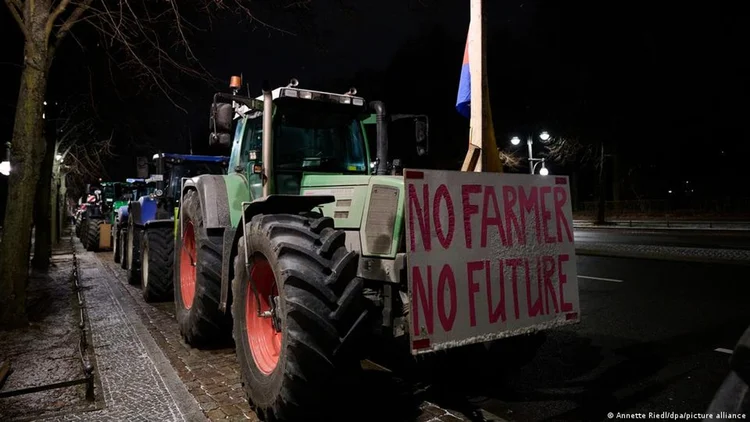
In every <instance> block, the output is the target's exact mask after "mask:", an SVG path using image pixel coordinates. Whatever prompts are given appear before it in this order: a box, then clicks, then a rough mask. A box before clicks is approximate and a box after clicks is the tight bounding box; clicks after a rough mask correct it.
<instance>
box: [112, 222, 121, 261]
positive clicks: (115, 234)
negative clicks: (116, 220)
mask: <svg viewBox="0 0 750 422" xmlns="http://www.w3.org/2000/svg"><path fill="white" fill-rule="evenodd" d="M112 260H113V261H115V264H119V263H120V230H119V229H118V228H117V226H112Z"/></svg>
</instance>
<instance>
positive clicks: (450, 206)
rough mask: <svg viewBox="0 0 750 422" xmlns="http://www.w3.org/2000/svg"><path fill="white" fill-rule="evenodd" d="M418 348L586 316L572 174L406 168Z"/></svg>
mask: <svg viewBox="0 0 750 422" xmlns="http://www.w3.org/2000/svg"><path fill="white" fill-rule="evenodd" d="M404 182H405V183H404V184H405V189H406V190H405V195H406V198H405V204H406V209H405V212H406V251H407V252H406V260H407V270H408V281H409V300H410V304H411V311H410V321H409V332H410V336H411V349H412V353H413V354H419V353H426V352H431V351H435V350H441V349H447V348H451V347H456V346H461V345H464V344H470V343H478V342H485V341H489V340H494V339H498V338H502V337H509V336H513V335H517V334H521V333H526V332H530V331H536V330H540V329H546V328H551V327H554V326H558V325H564V324H570V323H575V322H578V321H579V318H580V306H579V301H578V278H577V273H576V257H575V246H574V244H573V212H572V208H571V204H570V187H569V185H568V178H567V176H537V175H525V174H498V173H469V172H457V171H428V170H405V171H404Z"/></svg>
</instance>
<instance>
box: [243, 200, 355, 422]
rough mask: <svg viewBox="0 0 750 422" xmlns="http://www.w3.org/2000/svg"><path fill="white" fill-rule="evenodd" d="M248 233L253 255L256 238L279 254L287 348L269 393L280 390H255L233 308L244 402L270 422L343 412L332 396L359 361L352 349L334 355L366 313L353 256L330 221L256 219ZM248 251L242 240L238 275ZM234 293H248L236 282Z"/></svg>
mask: <svg viewBox="0 0 750 422" xmlns="http://www.w3.org/2000/svg"><path fill="white" fill-rule="evenodd" d="M245 233H246V235H247V238H248V242H247V244H248V245H249V248H251V249H253V248H254V246H253V245H257V244H259V242H262V241H263V240H259V237H260V236H265V237H266V239H267V240H265V242H270V249H266V250H270V251H273V253H275V255H276V256H275V257H274V258H269V259H275V262H276V266H277V268H276V269H275V274H277V280H279V278H280V280H279V281H280V282H279V284H278V288H279V289H280V290H281V289H283V292H284V293H283V294H284V298H285V302H284V303H285V304H286V311H285V313H286V315H285V316H286V331H285V332H284V338H285V342H286V343H287V347H286V349H285V350H282V355H281V357H280V359H283V360H284V362H282V361H281V360H280V361H279V363H278V366H277V371H283V375H281V376H282V378H281V381H280V382H279V386H278V387H273V388H277V389H276V390H273V391H272V387H269V386H268V385H267V384H266V383H256V384H253V377H254V376H256V375H254V374H253V372H252V371H253V370H252V369H250V366H249V364H247V363H245V360H249V361H252V354H251V353H250V352H249V348H248V346H247V345H246V344H244V343H246V342H247V340H246V337H247V333H246V332H245V327H244V326H243V325H244V318H245V315H244V312H241V311H239V310H238V309H240V308H237V306H238V305H237V304H235V306H233V307H232V313H233V317H234V321H235V324H234V333H233V334H234V339H235V344H236V345H237V350H238V353H240V352H239V351H240V350H242V351H243V352H242V353H243V354H245V356H244V357H243V356H238V358H239V360H240V368H241V371H240V372H241V376H242V381H243V387H244V389H245V392H246V394H247V396H248V401H249V402H250V404H251V406H253V408H254V409H255V410H256V411H257V412H258V413H259V414H261V415H264V416H265V417H266V418H269V419H270V420H281V419H284V420H302V419H310V414H309V413H307V412H315V413H317V412H326V411H330V409H332V408H336V407H340V403H339V404H338V406H337V404H336V401H337V399H339V398H340V396H337V394H336V393H335V392H334V391H337V387H338V388H342V384H340V383H336V382H335V381H333V380H334V379H335V378H336V376H337V375H339V372H338V369H340V368H350V367H352V366H349V365H348V364H352V362H354V364H358V363H359V361H358V359H359V356H358V355H357V353H355V352H354V351H355V350H356V349H355V348H347V350H350V351H352V352H350V353H339V354H337V353H336V352H337V351H338V350H339V349H340V346H341V345H342V341H343V340H344V339H345V338H346V336H347V334H349V333H350V332H353V331H357V328H358V327H356V325H357V323H358V322H359V321H362V320H364V317H365V316H366V315H367V308H366V304H365V301H364V296H363V294H362V292H363V287H364V286H363V283H362V280H361V279H359V278H358V277H357V263H358V260H357V254H356V253H354V252H352V253H350V252H347V250H346V246H345V243H344V237H343V236H342V235H341V234H342V232H341V231H339V230H335V229H334V227H333V219H331V218H329V217H321V216H320V214H317V213H303V214H300V215H290V214H270V215H256V216H255V217H253V218H252V220H251V221H250V222H248V223H247V226H246V229H245ZM245 249H246V243H245V236H243V237H241V238H240V245H239V246H238V254H237V256H236V257H235V261H234V274H235V275H244V274H246V273H247V271H246V270H245V265H244V258H243V256H244V253H245ZM248 252H249V253H253V252H255V250H251V251H248ZM352 258H354V259H352ZM332 269H333V270H332ZM232 288H233V297H234V298H239V297H243V293H242V292H241V291H240V289H246V288H247V287H243V282H240V280H239V279H236V280H234V281H233V283H232ZM236 302H237V300H235V303H236ZM282 306H283V305H282ZM243 309H244V305H243ZM243 336H244V337H243ZM353 341H356V340H353ZM243 342H244V343H243ZM283 344H284V343H283V342H282V347H283ZM282 368H283V369H282ZM274 385H275V384H274ZM332 406H333V407H332ZM321 414H322V413H321Z"/></svg>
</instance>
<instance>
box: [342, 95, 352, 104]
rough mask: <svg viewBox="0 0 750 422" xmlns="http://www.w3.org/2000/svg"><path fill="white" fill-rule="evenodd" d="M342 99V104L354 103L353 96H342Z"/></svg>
mask: <svg viewBox="0 0 750 422" xmlns="http://www.w3.org/2000/svg"><path fill="white" fill-rule="evenodd" d="M340 101H341V104H351V103H352V99H351V97H341V99H340Z"/></svg>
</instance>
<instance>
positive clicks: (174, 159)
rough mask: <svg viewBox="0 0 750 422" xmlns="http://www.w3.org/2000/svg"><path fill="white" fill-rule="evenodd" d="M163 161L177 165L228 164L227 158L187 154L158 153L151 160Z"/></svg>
mask: <svg viewBox="0 0 750 422" xmlns="http://www.w3.org/2000/svg"><path fill="white" fill-rule="evenodd" d="M159 158H161V159H163V160H164V161H165V162H167V163H172V164H177V163H181V162H196V163H223V162H228V161H229V157H224V156H214V155H189V154H171V153H159V154H154V156H153V159H154V160H158V159H159Z"/></svg>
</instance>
